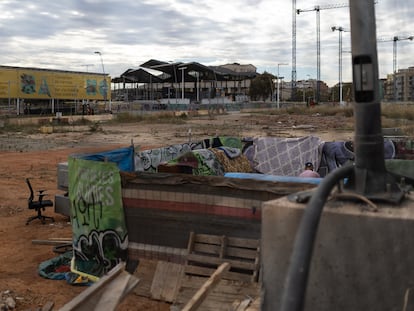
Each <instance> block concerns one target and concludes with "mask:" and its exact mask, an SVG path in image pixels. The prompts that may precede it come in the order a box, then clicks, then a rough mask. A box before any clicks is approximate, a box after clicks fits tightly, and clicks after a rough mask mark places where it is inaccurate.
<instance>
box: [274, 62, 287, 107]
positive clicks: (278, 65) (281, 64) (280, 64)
mask: <svg viewBox="0 0 414 311" xmlns="http://www.w3.org/2000/svg"><path fill="white" fill-rule="evenodd" d="M283 65H289V64H288V63H279V64H277V109H279V108H280V107H279V101H280V97H279V67H280V66H283Z"/></svg>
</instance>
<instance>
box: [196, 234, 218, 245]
mask: <svg viewBox="0 0 414 311" xmlns="http://www.w3.org/2000/svg"><path fill="white" fill-rule="evenodd" d="M195 242H197V243H206V244H216V245H220V244H221V236H219V235H210V234H196V237H195Z"/></svg>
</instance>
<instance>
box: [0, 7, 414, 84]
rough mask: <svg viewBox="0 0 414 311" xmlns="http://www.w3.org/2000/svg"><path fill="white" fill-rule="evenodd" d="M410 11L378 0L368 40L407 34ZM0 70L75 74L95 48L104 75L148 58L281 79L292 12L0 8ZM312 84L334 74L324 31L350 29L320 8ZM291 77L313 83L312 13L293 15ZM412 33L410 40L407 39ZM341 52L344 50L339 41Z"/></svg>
mask: <svg viewBox="0 0 414 311" xmlns="http://www.w3.org/2000/svg"><path fill="white" fill-rule="evenodd" d="M331 3H332V2H331V1H328V0H321V1H315V2H314V3H310V2H309V1H305V0H300V1H299V0H298V1H297V8H301V9H305V8H312V7H314V6H315V5H316V4H318V5H320V6H327V5H330V4H331ZM413 11H414V9H413V8H412V6H410V5H409V3H408V2H407V1H404V0H378V3H377V5H376V15H377V36H378V37H392V36H394V35H409V34H410V32H411V31H412V29H414V25H413V23H414V22H413V20H412V16H413ZM0 12H2V13H1V16H0V40H1V42H2V44H1V45H0V63H1V64H3V65H16V66H39V67H42V66H47V67H49V68H57V69H67V70H80V69H81V68H82V67H81V66H83V64H85V63H86V64H93V66H91V68H90V69H91V70H98V71H99V70H100V66H99V59H97V57H96V55H94V54H93V51H96V50H99V51H102V53H103V57H104V60H105V64H106V68H107V70H108V72H109V73H110V74H111V75H112V76H116V75H119V74H120V73H122V72H124V71H125V70H126V69H127V68H130V67H137V66H138V64H139V63H142V62H144V61H146V60H148V59H150V58H155V59H161V60H166V61H170V60H175V61H178V60H179V61H198V62H201V63H204V64H206V65H210V64H211V65H217V64H220V63H221V62H227V61H229V62H239V63H251V64H253V65H255V66H257V67H258V70H259V71H260V72H262V71H264V70H267V71H270V72H273V73H276V70H277V63H278V62H288V63H289V64H290V65H289V66H283V69H281V70H283V74H284V76H285V77H290V71H291V67H290V66H291V54H292V50H291V44H292V42H291V40H292V38H291V35H292V7H291V2H290V1H282V0H279V1H272V0H261V1H259V0H232V1H230V2H224V1H219V0H209V1H207V2H206V3H203V5H200V3H199V2H198V1H195V0H176V1H173V2H172V1H167V0H152V1H147V0H141V1H123V2H119V1H116V0H72V1H46V0H37V1H28V0H2V1H0ZM320 17H321V49H322V50H321V55H322V68H321V78H322V79H323V80H326V81H327V82H328V83H329V84H334V83H336V82H335V81H336V80H337V76H338V68H337V57H338V33H337V32H335V33H332V31H331V29H330V28H331V26H334V25H336V26H343V27H345V28H349V9H348V8H340V9H332V10H322V11H321V13H320ZM296 21H297V75H298V76H297V78H298V79H302V78H306V77H307V75H310V76H311V77H316V68H315V67H316V42H315V41H316V21H315V12H306V13H301V14H300V15H296ZM411 35H413V33H411ZM343 38H344V41H343V45H344V50H350V40H349V34H344V36H343ZM398 46H399V54H398V63H399V67H400V68H406V67H408V66H412V65H414V64H413V63H412V60H411V55H412V54H413V52H414V42H412V43H411V42H399V45H398ZM378 53H379V61H380V74H381V75H382V76H385V75H386V74H387V73H389V72H390V71H391V70H392V43H385V42H384V43H381V44H379V45H378ZM347 79H348V80H349V79H350V55H349V53H348V54H346V55H344V80H347Z"/></svg>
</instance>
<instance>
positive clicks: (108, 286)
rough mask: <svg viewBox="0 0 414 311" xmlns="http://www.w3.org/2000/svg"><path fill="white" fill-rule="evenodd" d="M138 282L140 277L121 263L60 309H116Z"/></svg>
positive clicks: (64, 310)
mask: <svg viewBox="0 0 414 311" xmlns="http://www.w3.org/2000/svg"><path fill="white" fill-rule="evenodd" d="M138 282H139V279H137V278H135V277H134V276H132V275H131V274H129V273H128V272H126V271H125V263H119V264H118V265H116V266H115V267H114V268H113V269H112V270H111V271H109V273H108V274H107V275H104V276H103V277H101V278H100V279H99V281H98V282H96V283H95V284H94V285H92V286H91V287H89V288H87V289H86V290H85V291H83V292H82V293H81V294H80V295H78V296H76V297H75V298H74V299H72V300H71V301H70V302H69V303H67V304H66V305H64V306H63V307H62V308H61V309H60V311H70V310H75V311H92V310H97V311H98V310H108V311H110V310H116V307H117V306H118V304H119V302H120V301H121V300H122V299H123V298H125V296H126V295H127V294H128V293H129V292H130V291H131V290H132V289H134V287H135V286H136V285H137V284H138Z"/></svg>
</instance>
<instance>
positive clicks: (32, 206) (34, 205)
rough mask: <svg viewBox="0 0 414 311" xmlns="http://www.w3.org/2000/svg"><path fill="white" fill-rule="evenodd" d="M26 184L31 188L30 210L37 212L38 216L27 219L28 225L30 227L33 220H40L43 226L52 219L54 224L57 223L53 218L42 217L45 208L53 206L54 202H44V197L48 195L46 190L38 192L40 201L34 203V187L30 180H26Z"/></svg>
mask: <svg viewBox="0 0 414 311" xmlns="http://www.w3.org/2000/svg"><path fill="white" fill-rule="evenodd" d="M26 183H27V186H29V189H30V196H29V198H28V199H27V201H28V205H29V209H34V210H35V211H36V212H37V215H36V216H32V217H29V218H28V219H27V221H26V225H28V224H29V223H30V222H31V221H32V220H35V219H40V220H41V221H42V223H43V224H44V223H45V220H46V219H50V220H52V221H53V222H55V219H54V218H53V217H49V216H44V215H42V210H43V211H44V210H45V208H46V207H48V206H53V202H52V201H51V200H43V197H44V196H46V195H47V194H46V193H44V192H45V190H38V191H37V192H38V193H39V194H38V196H39V197H38V200H37V201H33V200H34V192H33V188H32V185H31V184H30V180H29V178H26Z"/></svg>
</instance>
